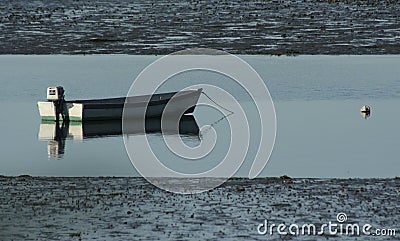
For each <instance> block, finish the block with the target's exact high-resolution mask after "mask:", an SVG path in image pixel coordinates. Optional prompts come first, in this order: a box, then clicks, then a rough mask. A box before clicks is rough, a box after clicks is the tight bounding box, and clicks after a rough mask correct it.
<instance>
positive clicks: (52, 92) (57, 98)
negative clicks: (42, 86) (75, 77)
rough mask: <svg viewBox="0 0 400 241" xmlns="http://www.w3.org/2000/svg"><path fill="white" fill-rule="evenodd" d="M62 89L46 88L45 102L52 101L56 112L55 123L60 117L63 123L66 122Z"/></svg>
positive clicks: (60, 87) (66, 116)
mask: <svg viewBox="0 0 400 241" xmlns="http://www.w3.org/2000/svg"><path fill="white" fill-rule="evenodd" d="M64 97H65V96H64V88H63V87H62V86H57V87H54V86H52V87H48V88H47V100H48V101H52V102H53V104H54V108H55V110H56V122H58V121H59V116H60V115H61V116H62V119H63V121H64V122H65V121H68V115H67V107H66V104H65V99H64Z"/></svg>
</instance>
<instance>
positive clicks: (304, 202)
mask: <svg viewBox="0 0 400 241" xmlns="http://www.w3.org/2000/svg"><path fill="white" fill-rule="evenodd" d="M0 191H1V193H2V195H1V196H0V230H1V231H0V239H1V240H37V239H46V240H81V239H82V240H94V239H99V240H127V239H132V240H138V239H140V240H199V239H201V240H205V239H209V240H221V239H224V240H239V239H245V238H246V239H252V240H276V239H284V240H315V239H316V238H318V239H324V240H325V239H327V240H337V239H339V238H340V239H341V240H364V238H367V239H370V238H378V237H372V236H370V237H368V236H363V235H362V234H361V236H357V235H344V234H343V235H340V234H339V232H338V233H337V234H335V235H331V234H329V233H324V234H323V235H318V236H314V235H289V234H288V235H279V234H278V233H277V231H276V230H274V232H273V234H272V235H270V234H269V233H267V234H266V235H260V234H259V233H258V231H257V227H258V225H259V224H262V223H264V220H266V219H267V220H268V222H269V223H270V224H271V223H274V224H276V225H278V224H280V223H283V224H286V225H288V226H289V225H290V224H297V225H300V226H301V225H303V224H314V225H315V226H317V227H319V226H321V225H322V224H328V223H329V222H332V223H336V224H339V222H338V221H337V215H338V214H339V213H344V214H346V215H347V220H346V221H345V222H344V224H348V223H349V224H358V225H359V226H360V227H361V226H362V225H365V224H370V225H371V226H372V229H371V230H370V231H371V232H373V231H374V230H376V229H378V228H379V229H384V228H385V229H396V231H397V232H398V231H399V230H398V224H399V222H400V209H399V208H398V207H399V206H400V201H399V200H400V199H399V195H400V178H387V179H323V178H322V179H321V178H318V179H315V178H294V179H292V178H290V177H287V176H283V177H281V178H279V177H276V178H274V177H271V178H257V179H253V180H249V179H245V178H233V179H230V180H228V182H226V183H225V184H223V185H222V186H220V187H218V188H216V189H213V190H210V191H207V192H203V193H198V194H192V195H183V194H174V193H170V192H166V191H164V190H161V189H159V188H157V187H155V186H153V185H151V184H149V183H148V182H147V181H146V180H145V179H143V178H128V177H125V178H124V177H31V176H28V175H25V176H18V177H7V176H1V177H0ZM395 235H397V236H398V234H397V233H396V234H395ZM395 238H396V236H393V235H392V236H380V237H379V239H380V240H393V239H395Z"/></svg>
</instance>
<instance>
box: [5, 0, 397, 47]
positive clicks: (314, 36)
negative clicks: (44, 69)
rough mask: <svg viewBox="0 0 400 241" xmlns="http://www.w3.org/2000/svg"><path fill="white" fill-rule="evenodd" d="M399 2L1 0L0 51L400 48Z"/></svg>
mask: <svg viewBox="0 0 400 241" xmlns="http://www.w3.org/2000/svg"><path fill="white" fill-rule="evenodd" d="M399 12H400V2H399V1H392V0H383V1H380V0H373V1H332V0H319V1H313V0H305V1H304V0H295V1H256V0H252V1H242V0H235V1H217V2H215V1H203V0H199V1H192V2H186V1H183V2H179V1H178V2H174V1H168V0H160V1H150V0H145V1H137V2H130V1H127V0H125V1H85V2H84V3H83V2H80V1H64V2H54V1H49V0H45V1H34V2H26V1H23V0H17V1H12V2H9V1H6V2H2V3H0V39H1V45H0V54H141V55H142V54H145V55H147V54H169V53H172V52H175V51H178V50H182V49H186V48H214V49H220V50H225V51H228V52H230V53H232V54H265V55H299V54H329V55H337V54H352V55H358V54H399V53H400V41H399V34H400V32H399V29H400V25H399V18H398V13H399Z"/></svg>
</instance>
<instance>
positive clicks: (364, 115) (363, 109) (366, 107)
mask: <svg viewBox="0 0 400 241" xmlns="http://www.w3.org/2000/svg"><path fill="white" fill-rule="evenodd" d="M360 114H361V116H362V118H364V119H367V118H368V117H370V115H371V107H369V105H363V106H361V109H360Z"/></svg>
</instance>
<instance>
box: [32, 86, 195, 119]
mask: <svg viewBox="0 0 400 241" xmlns="http://www.w3.org/2000/svg"><path fill="white" fill-rule="evenodd" d="M201 91H202V89H196V90H186V91H180V92H171V93H163V94H154V95H146V96H134V97H128V98H125V97H123V98H112V99H97V100H73V101H66V107H67V108H66V109H67V110H68V113H67V116H68V117H69V120H70V121H98V120H120V119H122V117H124V118H127V119H142V118H143V117H146V118H160V117H161V116H162V115H163V114H168V113H181V114H189V113H192V112H193V111H194V109H195V107H196V103H197V101H198V99H199V97H200V94H201ZM167 105H168V107H167V108H166V106H167ZM38 107H39V113H40V116H41V117H42V119H43V120H46V121H55V120H56V115H55V107H54V104H53V103H52V102H49V101H47V102H38ZM124 107H125V108H124Z"/></svg>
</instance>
